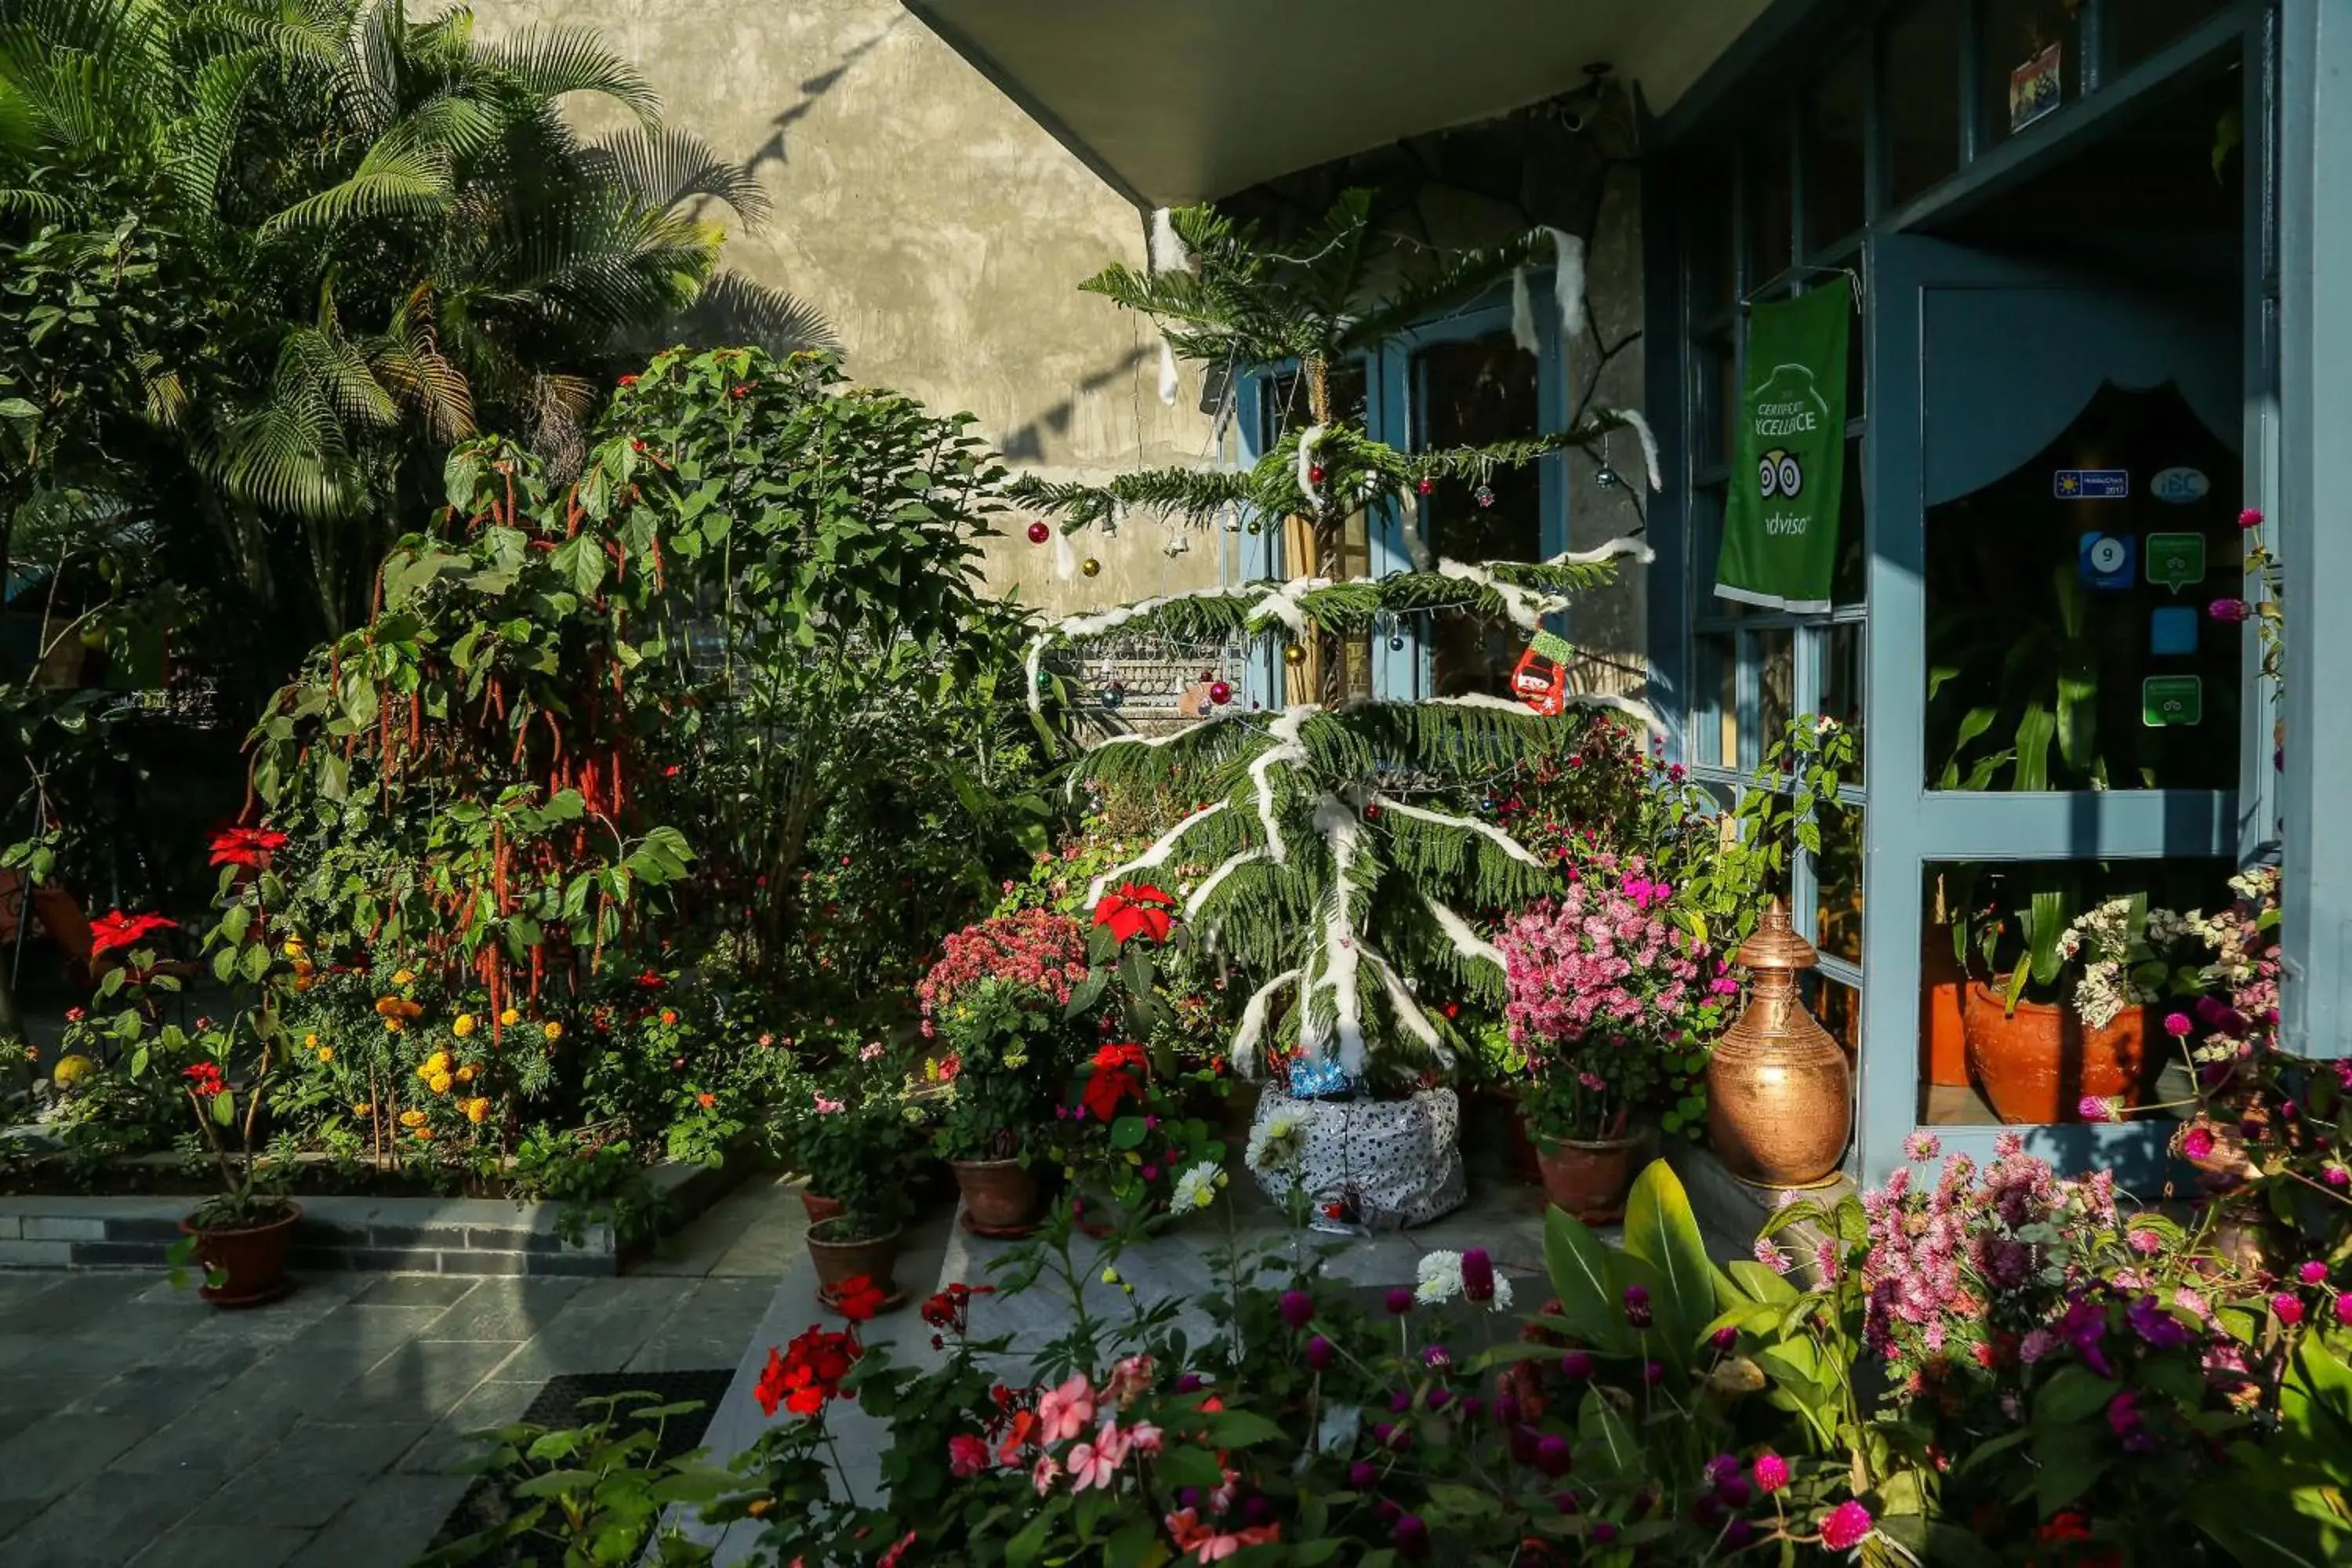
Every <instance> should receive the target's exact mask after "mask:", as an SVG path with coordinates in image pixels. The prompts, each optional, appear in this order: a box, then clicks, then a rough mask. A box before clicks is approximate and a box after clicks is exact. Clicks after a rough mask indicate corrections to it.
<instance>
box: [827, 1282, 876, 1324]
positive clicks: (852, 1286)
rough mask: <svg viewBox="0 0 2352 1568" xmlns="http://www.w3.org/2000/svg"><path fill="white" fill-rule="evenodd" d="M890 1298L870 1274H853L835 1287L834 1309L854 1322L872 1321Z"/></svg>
mask: <svg viewBox="0 0 2352 1568" xmlns="http://www.w3.org/2000/svg"><path fill="white" fill-rule="evenodd" d="M889 1299H890V1293H889V1292H888V1291H887V1290H885V1289H882V1287H881V1286H879V1285H877V1284H876V1283H875V1282H874V1280H873V1278H872V1276H870V1275H865V1274H853V1275H851V1276H850V1277H849V1278H848V1279H845V1280H843V1281H842V1282H841V1283H840V1284H838V1285H836V1286H835V1287H834V1288H833V1310H835V1311H836V1312H839V1313H840V1314H841V1315H842V1316H843V1317H845V1318H847V1319H848V1320H849V1321H851V1322H853V1323H865V1322H871V1321H873V1320H874V1315H875V1314H876V1313H877V1312H879V1311H880V1310H882V1304H883V1303H884V1302H886V1301H887V1300H889Z"/></svg>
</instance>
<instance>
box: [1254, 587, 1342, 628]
mask: <svg viewBox="0 0 2352 1568" xmlns="http://www.w3.org/2000/svg"><path fill="white" fill-rule="evenodd" d="M1330 585H1331V579H1330V578H1328V577H1293V578H1292V579H1291V580H1290V581H1289V582H1287V583H1281V584H1275V585H1273V586H1271V587H1269V588H1268V589H1267V590H1266V594H1265V598H1264V599H1263V600H1261V601H1260V602H1259V604H1258V606H1257V608H1255V609H1254V610H1252V611H1251V612H1250V618H1251V619H1253V620H1255V619H1256V618H1258V617H1259V616H1273V617H1274V618H1275V619H1276V620H1278V621H1280V622H1281V623H1282V626H1283V629H1284V630H1285V631H1286V632H1288V633H1289V634H1290V635H1291V637H1292V638H1293V639H1294V640H1297V641H1302V642H1303V641H1305V640H1306V637H1307V610H1306V607H1305V606H1304V605H1300V604H1299V602H1298V601H1299V599H1300V598H1301V597H1302V596H1303V595H1307V594H1311V593H1313V592H1314V591H1315V590H1316V589H1318V588H1328V587H1329V586H1330Z"/></svg>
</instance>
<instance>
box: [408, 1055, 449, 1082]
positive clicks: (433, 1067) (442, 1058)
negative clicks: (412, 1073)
mask: <svg viewBox="0 0 2352 1568" xmlns="http://www.w3.org/2000/svg"><path fill="white" fill-rule="evenodd" d="M448 1070H449V1053H448V1052H446V1051H436V1052H434V1053H433V1054H432V1055H431V1056H429V1057H426V1058H425V1065H424V1066H423V1067H421V1068H417V1069H416V1076H417V1077H419V1078H431V1077H432V1076H433V1075H434V1074H435V1073H436V1072H447V1071H448Z"/></svg>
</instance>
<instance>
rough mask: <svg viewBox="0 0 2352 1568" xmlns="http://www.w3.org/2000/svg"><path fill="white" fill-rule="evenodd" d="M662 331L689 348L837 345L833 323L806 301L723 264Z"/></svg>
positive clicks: (786, 349)
mask: <svg viewBox="0 0 2352 1568" xmlns="http://www.w3.org/2000/svg"><path fill="white" fill-rule="evenodd" d="M667 336H668V338H669V339H670V340H671V341H673V342H684V343H685V344H686V345H687V346H688V347H689V348H697V349H709V348H719V347H721V346H723V345H728V344H733V343H751V344H755V345H757V346H758V347H760V348H763V349H765V350H767V351H768V352H769V353H772V354H777V355H782V354H788V353H793V352H794V351H796V350H799V349H833V350H835V351H838V350H839V349H840V348H841V346H842V345H841V336H840V334H839V333H838V332H835V331H834V329H833V323H832V322H831V321H826V320H825V319H824V313H823V312H822V311H820V310H817V308H816V307H815V306H814V305H812V304H810V303H809V302H808V301H807V300H803V299H801V298H800V297H799V296H798V295H796V294H793V293H790V292H788V291H786V290H784V289H772V288H770V287H769V286H768V285H767V284H765V283H761V282H759V281H757V280H756V279H751V278H746V277H745V276H744V275H743V274H741V273H740V272H735V271H730V270H726V269H723V268H722V269H721V270H720V271H719V272H718V273H717V274H715V275H714V276H713V277H712V278H711V279H710V281H709V283H708V284H706V285H704V286H703V289H702V295H701V297H700V298H699V299H698V300H695V302H694V303H693V304H691V305H689V306H688V307H687V308H686V310H684V311H683V312H682V313H681V314H680V315H679V316H678V317H677V319H676V320H675V321H672V322H671V324H670V328H669V331H668V333H667Z"/></svg>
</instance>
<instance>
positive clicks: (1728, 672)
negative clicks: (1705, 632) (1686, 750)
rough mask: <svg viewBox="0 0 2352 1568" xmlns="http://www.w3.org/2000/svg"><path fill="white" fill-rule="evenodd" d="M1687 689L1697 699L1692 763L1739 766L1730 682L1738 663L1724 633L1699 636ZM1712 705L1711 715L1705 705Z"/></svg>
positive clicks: (1735, 704) (1735, 699)
mask: <svg viewBox="0 0 2352 1568" xmlns="http://www.w3.org/2000/svg"><path fill="white" fill-rule="evenodd" d="M1696 655H1697V658H1696V669H1695V670H1694V672H1693V674H1692V681H1691V686H1692V689H1693V691H1695V692H1696V693H1697V694H1698V695H1699V696H1700V698H1701V700H1700V701H1696V702H1694V703H1692V705H1691V710H1692V717H1693V725H1692V730H1691V748H1692V757H1693V760H1694V761H1696V762H1702V763H1719V764H1720V765H1722V766H1724V767H1737V766H1738V764H1739V701H1738V690H1737V688H1736V687H1735V685H1734V679H1735V678H1736V677H1737V675H1738V668H1739V667H1738V660H1737V659H1736V658H1734V656H1733V654H1732V639H1731V637H1730V635H1729V634H1728V633H1717V634H1715V635H1713V636H1709V637H1700V638H1699V639H1698V641H1697V645H1696ZM1707 703H1712V704H1713V705H1714V712H1713V714H1712V715H1710V714H1708V713H1707V712H1706V704H1707Z"/></svg>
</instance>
